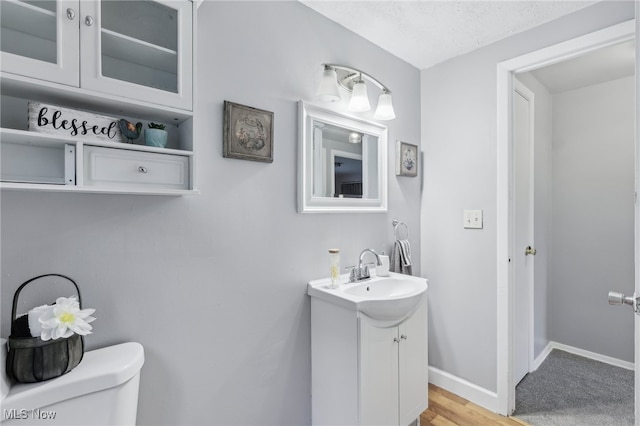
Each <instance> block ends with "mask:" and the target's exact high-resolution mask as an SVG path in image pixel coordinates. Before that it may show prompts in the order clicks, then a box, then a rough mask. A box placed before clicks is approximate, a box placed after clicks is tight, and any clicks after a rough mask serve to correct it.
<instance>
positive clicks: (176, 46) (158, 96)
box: [80, 0, 193, 110]
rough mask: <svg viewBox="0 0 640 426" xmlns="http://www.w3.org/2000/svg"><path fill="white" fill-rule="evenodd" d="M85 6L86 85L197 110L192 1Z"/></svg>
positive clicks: (83, 82)
mask: <svg viewBox="0 0 640 426" xmlns="http://www.w3.org/2000/svg"><path fill="white" fill-rule="evenodd" d="M82 7H83V18H82V19H83V21H82V22H81V31H80V32H81V52H82V61H83V68H82V74H81V83H80V85H81V86H82V87H84V88H87V89H92V90H98V91H101V92H106V93H111V94H114V95H120V96H125V97H131V98H135V99H141V100H145V101H148V102H152V103H159V104H163V105H169V106H173V107H178V108H182V109H189V110H190V109H191V107H192V79H191V76H192V72H191V69H192V57H193V42H192V37H193V36H192V31H193V30H192V18H193V17H192V3H191V2H190V1H187V0H185V1H152V0H138V1H135V0H133V1H132V0H127V1H96V2H91V3H84V2H83V3H82ZM89 7H91V8H92V9H93V10H89ZM85 64H86V67H85V66H84V65H85Z"/></svg>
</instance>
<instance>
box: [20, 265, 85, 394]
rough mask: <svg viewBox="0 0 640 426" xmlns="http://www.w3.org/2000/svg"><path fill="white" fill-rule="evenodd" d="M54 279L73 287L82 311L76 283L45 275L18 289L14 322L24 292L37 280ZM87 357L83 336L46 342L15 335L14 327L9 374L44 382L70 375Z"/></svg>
mask: <svg viewBox="0 0 640 426" xmlns="http://www.w3.org/2000/svg"><path fill="white" fill-rule="evenodd" d="M52 276H53V277H61V278H64V279H66V280H69V281H70V282H71V283H72V284H73V286H74V287H75V290H76V293H77V294H78V303H80V308H81V309H82V301H81V299H80V289H79V288H78V285H77V284H76V283H75V281H73V280H72V279H71V278H69V277H67V276H64V275H60V274H45V275H40V276H37V277H35V278H31V279H30V280H28V281H26V282H24V283H23V284H22V285H21V286H20V287H18V290H16V292H15V294H14V295H13V309H12V310H11V321H12V323H15V321H16V309H17V306H18V297H19V296H20V292H21V291H22V289H23V288H24V287H25V286H26V285H27V284H29V283H31V282H33V281H35V280H38V279H40V278H44V277H52ZM83 356H84V337H83V336H80V335H78V334H73V335H72V336H71V337H67V338H59V339H55V340H48V341H44V340H42V339H41V338H40V337H21V336H15V335H14V329H13V327H12V331H11V336H9V353H8V354H7V375H8V376H9V377H11V378H13V379H14V380H16V381H18V382H22V383H33V382H42V381H44V380H49V379H53V378H55V377H58V376H61V375H63V374H65V373H68V372H69V371H71V370H72V369H73V368H75V367H76V366H77V365H78V364H79V363H80V361H82V357H83Z"/></svg>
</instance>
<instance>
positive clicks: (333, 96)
mask: <svg viewBox="0 0 640 426" xmlns="http://www.w3.org/2000/svg"><path fill="white" fill-rule="evenodd" d="M316 97H317V98H318V100H319V101H321V102H336V101H339V100H340V92H339V91H338V75H337V74H336V70H335V69H333V68H331V67H328V66H325V67H324V71H323V72H322V80H320V86H319V87H318V92H317V93H316Z"/></svg>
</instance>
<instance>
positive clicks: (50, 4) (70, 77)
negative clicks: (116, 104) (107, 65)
mask: <svg viewBox="0 0 640 426" xmlns="http://www.w3.org/2000/svg"><path fill="white" fill-rule="evenodd" d="M78 6H79V2H78V1H77V0H76V1H66V0H60V1H17V0H2V1H1V2H0V17H1V22H0V25H1V28H2V32H1V34H0V50H1V51H2V53H1V56H0V59H1V61H0V67H1V69H2V71H6V72H10V73H14V74H19V75H24V76H28V77H33V78H37V79H41V80H49V81H55V82H58V83H62V84H67V85H70V86H78V84H79V83H80V67H79V64H80V62H79V61H80V56H79V55H80V49H79V46H80V33H79V31H78V19H79V11H78Z"/></svg>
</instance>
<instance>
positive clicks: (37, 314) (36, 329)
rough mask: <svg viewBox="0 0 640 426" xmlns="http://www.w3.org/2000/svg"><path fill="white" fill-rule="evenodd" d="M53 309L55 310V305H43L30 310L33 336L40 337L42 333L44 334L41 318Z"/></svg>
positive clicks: (30, 327)
mask: <svg viewBox="0 0 640 426" xmlns="http://www.w3.org/2000/svg"><path fill="white" fill-rule="evenodd" d="M51 310H53V306H51V305H42V306H38V307H37V308H33V309H31V310H30V311H29V331H30V332H31V337H40V334H42V323H41V322H40V318H41V317H42V315H44V314H45V313H46V312H49V311H51Z"/></svg>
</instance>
